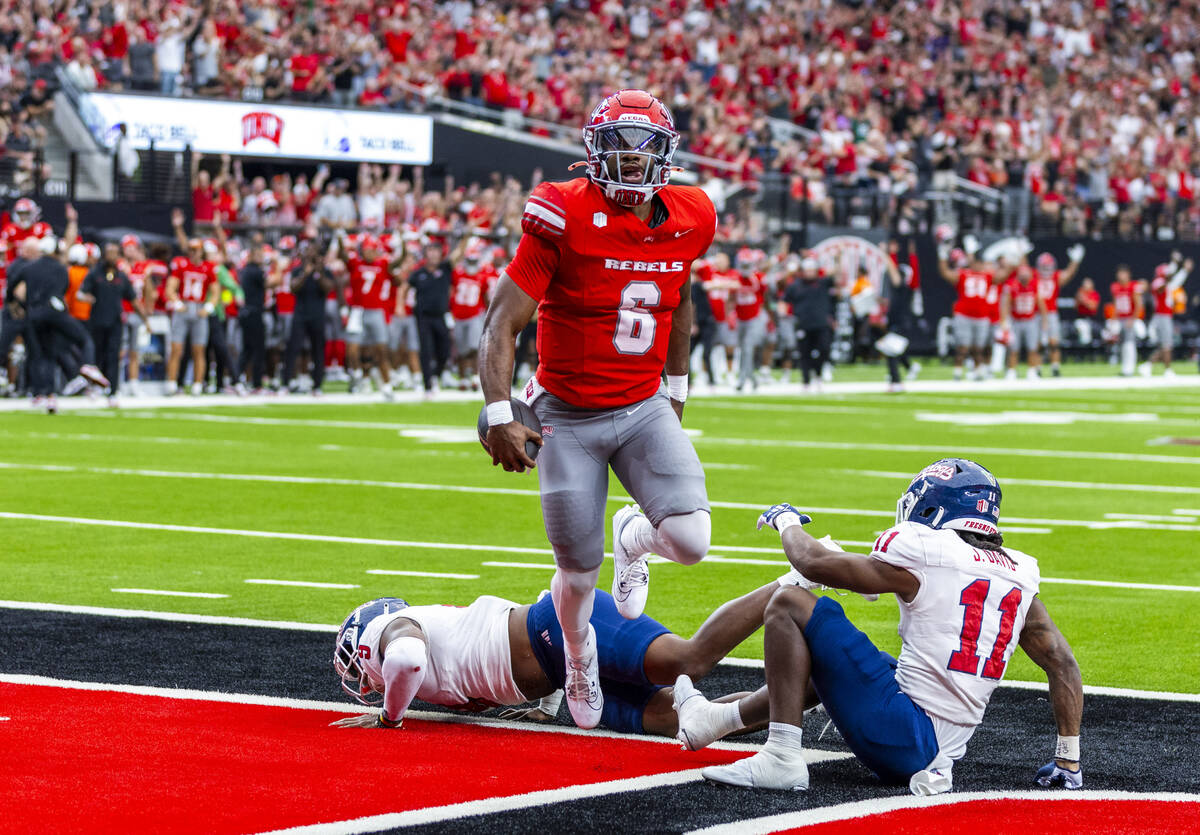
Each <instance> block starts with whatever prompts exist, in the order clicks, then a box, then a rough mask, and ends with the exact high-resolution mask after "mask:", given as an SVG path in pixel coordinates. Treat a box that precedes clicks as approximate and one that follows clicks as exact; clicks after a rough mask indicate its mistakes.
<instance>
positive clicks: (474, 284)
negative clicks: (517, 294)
mask: <svg viewBox="0 0 1200 835" xmlns="http://www.w3.org/2000/svg"><path fill="white" fill-rule="evenodd" d="M487 256H488V247H487V244H486V243H484V241H482V240H481V239H479V238H464V239H463V243H461V244H460V245H459V246H458V247H457V248H456V249H455V251H454V253H453V254H451V256H450V262H451V263H452V264H453V265H454V266H453V269H452V270H451V272H450V316H451V317H453V319H454V351H455V354H456V355H457V357H458V387H459V388H460V389H463V390H464V391H465V390H466V389H471V390H472V391H478V389H479V375H478V374H477V373H476V371H477V368H476V366H477V365H478V363H477V362H476V357H477V355H478V352H479V337H480V336H481V335H482V334H483V314H484V312H485V311H486V310H487V305H488V291H489V290H491V289H494V287H495V283H496V280H497V279H498V276H497V274H496V270H495V268H494V267H493V266H492V265H491V264H489V263H487Z"/></svg>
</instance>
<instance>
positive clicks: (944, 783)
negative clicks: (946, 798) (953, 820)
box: [908, 768, 953, 797]
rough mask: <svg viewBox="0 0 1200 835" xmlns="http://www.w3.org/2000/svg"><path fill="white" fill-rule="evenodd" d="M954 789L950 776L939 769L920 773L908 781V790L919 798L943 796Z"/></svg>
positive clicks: (930, 769)
mask: <svg viewBox="0 0 1200 835" xmlns="http://www.w3.org/2000/svg"><path fill="white" fill-rule="evenodd" d="M951 788H953V781H952V779H951V777H950V774H949V773H947V772H943V771H942V770H941V769H937V768H927V769H925V770H924V771H918V772H917V773H916V774H914V775H913V776H912V777H911V778H910V779H909V781H908V790H909V791H910V792H912V793H913V794H915V795H917V796H918V797H928V796H929V795H932V794H943V793H945V792H948V791H950V789H951Z"/></svg>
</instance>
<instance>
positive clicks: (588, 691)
mask: <svg viewBox="0 0 1200 835" xmlns="http://www.w3.org/2000/svg"><path fill="white" fill-rule="evenodd" d="M584 652H585V653H586V654H585V655H584V657H582V658H572V657H571V656H570V655H568V656H567V680H566V683H565V684H564V685H563V690H564V691H566V694H567V707H568V708H570V710H571V718H572V719H574V720H575V724H576V725H578V726H579V727H581V728H584V729H585V730H588V729H591V728H594V727H596V726H597V725H599V724H600V714H601V713H603V712H604V694H603V693H601V692H600V663H599V661H598V659H597V658H596V630H595V629H594V628H593V627H592V625H591V624H588V637H587V641H586V642H585V643H584Z"/></svg>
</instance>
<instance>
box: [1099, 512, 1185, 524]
mask: <svg viewBox="0 0 1200 835" xmlns="http://www.w3.org/2000/svg"><path fill="white" fill-rule="evenodd" d="M1104 518H1105V519H1132V520H1134V521H1138V522H1195V521H1196V518H1195V517H1194V516H1193V517H1190V518H1189V517H1187V516H1179V515H1174V516H1167V515H1163V514H1155V513H1105V514H1104Z"/></svg>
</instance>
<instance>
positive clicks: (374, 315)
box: [337, 234, 399, 398]
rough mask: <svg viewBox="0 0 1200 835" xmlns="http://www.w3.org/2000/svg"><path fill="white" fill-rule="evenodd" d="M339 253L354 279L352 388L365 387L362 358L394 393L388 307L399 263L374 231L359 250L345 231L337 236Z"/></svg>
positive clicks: (349, 332) (349, 349)
mask: <svg viewBox="0 0 1200 835" xmlns="http://www.w3.org/2000/svg"><path fill="white" fill-rule="evenodd" d="M337 248H338V254H339V256H340V257H341V259H342V261H343V262H344V263H345V265H346V272H347V275H348V277H349V282H350V319H349V324H347V325H346V367H347V368H348V369H349V371H350V392H351V393H352V394H353V393H355V392H357V391H359V389H360V388H361V386H362V384H363V380H362V376H363V373H362V360H363V358H364V356H363V355H364V354H365V358H366V359H368V360H370V362H371V376H372V379H373V380H375V382H376V384H377V385H378V386H379V389H380V391H382V392H383V395H384V397H387V398H391V396H392V372H391V365H390V363H389V362H388V327H387V317H386V316H384V308H386V307H388V306H390V305H394V304H395V303H394V302H393V301H392V291H393V290H394V289H395V287H396V285H397V284H398V283H399V282H398V281H397V279H396V277H395V275H394V273H393V268H394V267H395V266H396V265H395V264H394V263H392V262H390V261H389V260H388V258H387V256H386V255H384V252H383V244H382V242H381V241H380V240H379V238H377V237H376V236H374V235H364V236H363V237H362V238H361V239H360V240H359V248H358V249H357V250H356V249H355V248H354V246H352V245H351V243H350V242H348V241H347V240H346V236H345V234H341V235H339V236H338V237H337Z"/></svg>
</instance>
